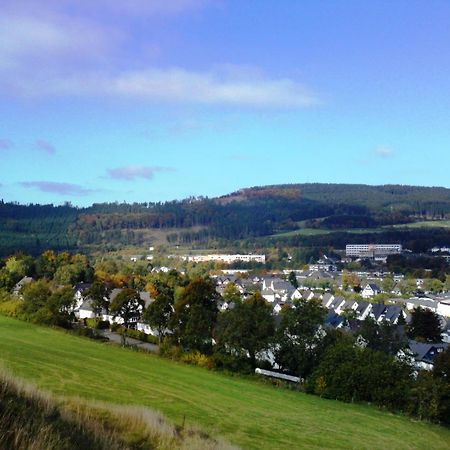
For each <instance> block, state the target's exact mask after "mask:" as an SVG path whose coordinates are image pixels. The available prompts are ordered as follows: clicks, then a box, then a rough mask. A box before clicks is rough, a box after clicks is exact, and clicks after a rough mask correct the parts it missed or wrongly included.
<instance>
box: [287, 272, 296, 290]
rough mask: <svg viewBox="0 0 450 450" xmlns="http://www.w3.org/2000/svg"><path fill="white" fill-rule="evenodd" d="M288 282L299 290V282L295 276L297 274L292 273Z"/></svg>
mask: <svg viewBox="0 0 450 450" xmlns="http://www.w3.org/2000/svg"><path fill="white" fill-rule="evenodd" d="M288 281H289V283H291V284H292V286H294V287H295V289H297V288H298V281H297V277H296V276H295V272H291V273H290V274H289V276H288Z"/></svg>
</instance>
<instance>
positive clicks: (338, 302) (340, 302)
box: [328, 297, 345, 314]
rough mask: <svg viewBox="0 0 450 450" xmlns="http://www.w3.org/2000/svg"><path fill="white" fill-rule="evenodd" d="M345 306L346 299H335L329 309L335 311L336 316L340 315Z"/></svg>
mask: <svg viewBox="0 0 450 450" xmlns="http://www.w3.org/2000/svg"><path fill="white" fill-rule="evenodd" d="M344 304H345V298H344V297H335V298H334V300H333V301H332V302H331V303H330V305H329V307H328V308H329V309H330V310H333V311H334V312H335V313H336V314H339V313H340V312H341V308H342V307H343V306H344Z"/></svg>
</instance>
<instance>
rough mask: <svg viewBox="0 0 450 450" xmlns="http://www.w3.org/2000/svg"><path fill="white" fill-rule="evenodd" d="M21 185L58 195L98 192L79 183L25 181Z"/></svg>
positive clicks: (80, 194) (79, 194)
mask: <svg viewBox="0 0 450 450" xmlns="http://www.w3.org/2000/svg"><path fill="white" fill-rule="evenodd" d="M20 185H21V186H23V187H25V188H30V189H37V190H39V191H42V192H50V193H52V194H58V195H73V196H82V195H88V194H92V193H93V192H96V190H95V189H88V188H85V187H83V186H81V185H79V184H72V183H59V182H56V181H23V182H21V183H20Z"/></svg>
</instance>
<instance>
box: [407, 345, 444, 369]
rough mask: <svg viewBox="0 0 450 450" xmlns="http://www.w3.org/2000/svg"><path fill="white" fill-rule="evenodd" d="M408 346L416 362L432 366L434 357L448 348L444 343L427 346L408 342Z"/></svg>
mask: <svg viewBox="0 0 450 450" xmlns="http://www.w3.org/2000/svg"><path fill="white" fill-rule="evenodd" d="M408 345H409V348H410V349H411V351H412V353H413V354H414V357H415V360H416V361H423V362H425V363H428V364H433V362H434V360H435V358H436V356H437V355H438V354H439V353H440V352H442V351H444V350H446V349H447V348H448V346H449V344H446V343H435V344H427V343H424V342H417V341H409V342H408Z"/></svg>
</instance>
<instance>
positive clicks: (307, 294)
mask: <svg viewBox="0 0 450 450" xmlns="http://www.w3.org/2000/svg"><path fill="white" fill-rule="evenodd" d="M302 297H303V299H304V300H312V299H313V298H314V292H313V291H303V292H302Z"/></svg>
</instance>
